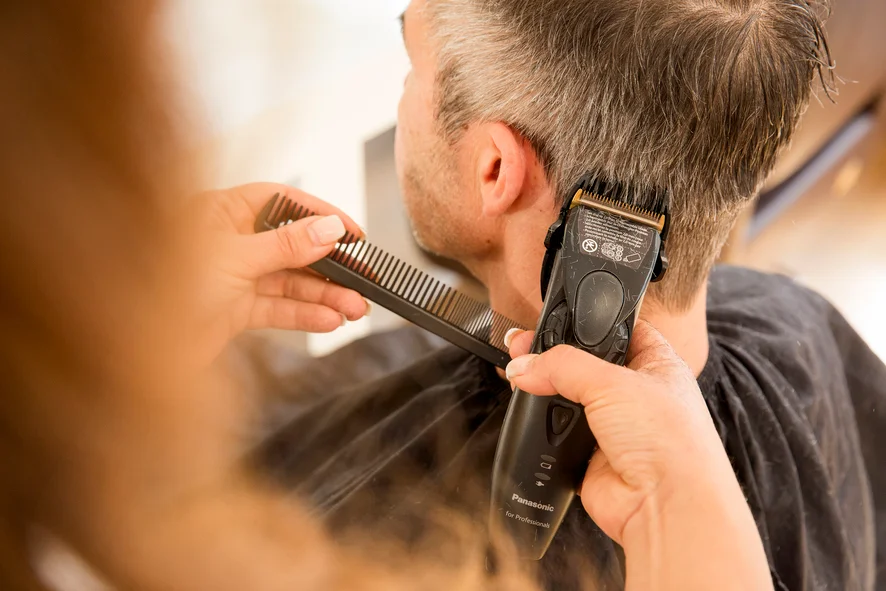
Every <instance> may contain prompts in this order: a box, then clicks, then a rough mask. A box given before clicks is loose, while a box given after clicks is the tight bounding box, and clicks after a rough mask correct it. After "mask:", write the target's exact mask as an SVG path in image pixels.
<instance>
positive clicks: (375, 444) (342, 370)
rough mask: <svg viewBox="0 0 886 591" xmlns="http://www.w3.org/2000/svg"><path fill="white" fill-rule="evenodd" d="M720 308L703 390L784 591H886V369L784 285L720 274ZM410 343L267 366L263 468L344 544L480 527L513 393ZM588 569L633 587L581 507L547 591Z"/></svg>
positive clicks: (545, 572) (571, 517)
mask: <svg viewBox="0 0 886 591" xmlns="http://www.w3.org/2000/svg"><path fill="white" fill-rule="evenodd" d="M709 294H710V295H709V306H708V328H709V332H710V344H711V347H710V358H709V360H708V362H707V365H706V366H705V368H704V371H703V373H702V375H701V376H700V377H699V385H700V387H701V391H702V392H703V394H704V396H705V399H706V401H707V403H708V407H709V409H710V412H711V414H712V415H713V417H714V421H715V424H716V426H717V429H718V431H719V433H720V437H721V439H722V441H723V443H724V445H725V447H726V450H727V452H728V455H729V458H730V459H731V461H732V464H733V467H734V469H735V472H736V474H737V475H738V479H739V481H740V483H741V485H742V487H743V489H744V491H745V494H746V496H747V498H748V502H749V504H750V507H751V509H752V511H753V514H754V517H755V518H756V521H757V524H758V527H759V530H760V533H761V535H762V538H763V542H764V545H765V548H766V553H767V555H768V557H769V562H770V567H771V570H772V572H773V578H774V581H775V583H776V588H777V589H790V590H800V589H815V590H819V589H832V590H835V591H836V590H840V591H842V590H852V589H880V590H886V368H884V365H883V363H882V362H881V361H880V360H879V359H878V358H877V357H876V356H875V355H874V354H873V353H872V352H871V351H870V349H869V348H868V347H867V346H866V345H865V343H864V342H863V341H862V340H861V339H860V338H859V336H858V335H857V334H856V333H855V331H854V330H853V329H852V328H851V327H850V326H849V325H848V324H847V323H846V321H845V320H844V319H843V317H842V316H841V315H840V314H839V313H838V312H837V311H836V310H835V309H834V308H833V307H832V306H831V305H830V304H828V303H827V302H826V301H825V300H824V299H822V298H821V297H819V296H818V295H816V294H814V293H812V292H810V291H809V290H806V289H804V288H802V287H800V286H798V285H797V284H795V283H794V282H793V281H791V280H790V279H788V278H785V277H781V276H771V275H762V274H759V273H755V272H752V271H748V270H742V269H737V268H729V267H726V268H718V269H717V270H715V272H714V273H713V275H712V278H711V281H710V291H709ZM884 329H886V327H884ZM415 330H416V329H409V330H407V331H399V332H396V333H392V334H387V335H381V336H377V337H370V338H368V339H365V340H364V341H361V342H358V343H356V344H353V345H351V346H349V347H347V348H346V349H344V350H343V351H341V352H339V353H337V354H334V355H333V356H331V357H329V358H326V359H323V360H318V361H315V362H308V363H302V364H301V365H300V366H299V367H298V368H297V369H294V370H292V371H289V372H281V371H280V370H279V369H276V370H275V369H274V368H266V369H267V370H268V371H266V372H265V375H266V377H267V378H268V379H270V381H264V382H262V383H263V384H264V385H263V387H265V388H270V389H272V390H275V391H276V392H275V393H276V394H278V395H282V396H283V400H284V401H283V402H281V403H279V404H278V405H277V406H276V407H275V410H274V413H273V415H274V417H275V418H276V420H275V422H274V424H273V427H272V429H271V430H272V433H271V434H270V435H269V436H268V437H267V438H266V439H265V440H264V441H263V442H262V443H261V446H260V453H259V458H260V461H261V462H262V465H263V467H264V469H265V470H267V471H268V473H270V474H271V475H272V476H273V477H274V478H275V479H277V480H278V481H279V482H282V483H284V484H285V485H286V486H288V487H290V488H291V489H292V490H294V491H296V492H297V493H299V494H301V495H302V496H303V498H306V499H307V500H308V501H311V502H313V503H314V504H315V506H316V510H317V514H318V515H320V516H321V517H322V518H324V519H325V520H326V522H327V523H328V524H329V526H330V527H331V528H332V529H333V530H351V529H354V528H361V527H362V528H368V530H369V531H373V532H381V531H384V535H394V536H401V537H404V538H406V539H408V538H409V536H411V535H416V531H417V530H416V527H415V526H414V524H412V523H410V521H414V520H415V519H416V516H418V515H428V514H429V513H428V511H427V510H428V509H429V508H430V507H432V506H433V505H435V504H437V503H445V504H446V506H447V507H449V508H453V507H455V508H457V509H458V510H460V511H461V510H464V511H465V512H466V514H468V515H470V516H471V517H472V518H473V519H474V520H475V521H476V522H477V523H483V522H485V519H486V516H487V513H488V488H489V478H490V474H491V469H492V461H493V454H494V452H495V446H496V442H497V439H498V434H499V430H500V428H501V424H502V421H503V418H504V413H505V410H506V406H507V403H508V399H509V396H510V392H509V390H508V388H507V386H506V384H504V383H503V382H502V381H501V380H500V379H499V378H498V377H497V375H496V374H495V372H494V369H493V368H492V367H491V366H490V365H488V364H486V363H484V362H481V361H480V360H478V359H477V358H474V357H471V356H470V355H468V354H465V353H463V352H461V351H460V350H458V349H455V348H452V347H449V346H442V347H441V346H440V345H439V344H437V343H436V342H434V341H433V340H423V339H422V338H421V337H417V336H416V333H415ZM421 354H424V357H422V358H421V359H418V360H417V361H412V360H414V359H415V356H416V355H421ZM367 356H368V357H369V358H375V359H376V361H378V363H377V364H376V365H374V366H373V367H365V368H364V371H363V374H365V379H361V377H360V372H355V371H353V370H352V369H351V368H353V367H354V365H355V363H359V361H357V360H359V359H364V358H366V357H367ZM369 365H372V364H369ZM379 367H382V369H379ZM373 368H374V369H373ZM386 371H387V372H388V373H387V375H381V374H383V373H385V372H386ZM274 417H272V418H274ZM673 428H674V429H680V425H674V426H673ZM588 560H590V561H591V563H592V564H591V566H592V567H593V568H594V571H595V574H594V575H593V578H594V579H595V581H594V584H595V585H597V588H600V589H621V588H623V585H624V580H623V572H622V567H621V564H622V563H621V560H620V555H619V550H618V549H617V548H616V547H615V545H614V544H613V543H612V542H611V541H610V540H608V538H606V536H605V535H603V534H602V533H601V532H600V531H599V530H598V529H597V528H596V526H595V525H594V523H593V522H592V521H591V519H590V518H589V517H588V516H587V515H586V514H585V512H584V511H583V510H582V508H581V505H580V503H578V502H576V503H574V504H573V506H572V509H571V511H570V513H569V514H568V516H567V518H566V520H565V522H564V524H563V526H562V528H561V529H560V531H559V532H558V534H557V536H556V538H555V540H554V542H553V545H552V547H551V549H550V550H549V551H548V553H547V555H546V556H545V558H544V559H543V560H542V562H541V564H540V565H539V571H540V572H539V576H540V578H541V580H542V582H543V585H544V586H545V587H546V588H548V589H574V588H580V587H583V585H581V584H580V583H579V582H578V580H577V579H579V578H580V576H588V575H587V574H586V571H583V570H582V568H583V567H584V566H586V563H587V561H588ZM579 573H584V574H582V575H580V574H579Z"/></svg>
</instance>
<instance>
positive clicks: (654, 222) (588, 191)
mask: <svg viewBox="0 0 886 591" xmlns="http://www.w3.org/2000/svg"><path fill="white" fill-rule="evenodd" d="M634 203H651V204H652V205H651V206H650V207H651V208H650V209H647V208H643V207H640V206H638V205H634ZM577 205H585V206H587V207H593V208H594V209H599V210H601V211H605V212H607V213H611V214H613V215H618V216H621V217H624V218H627V219H629V220H632V221H634V222H637V223H638V224H643V225H644V226H649V227H651V228H655V229H656V230H657V231H658V232H659V233H662V232H664V231H665V228H666V227H667V215H668V212H667V192H665V191H661V190H658V189H650V190H645V191H644V190H640V189H636V188H633V189H626V188H625V187H624V186H623V185H622V184H621V183H611V182H606V181H602V180H599V179H594V180H584V181H583V182H582V183H581V186H580V187H579V188H578V190H577V191H576V193H575V195H574V196H573V198H572V207H575V206H577Z"/></svg>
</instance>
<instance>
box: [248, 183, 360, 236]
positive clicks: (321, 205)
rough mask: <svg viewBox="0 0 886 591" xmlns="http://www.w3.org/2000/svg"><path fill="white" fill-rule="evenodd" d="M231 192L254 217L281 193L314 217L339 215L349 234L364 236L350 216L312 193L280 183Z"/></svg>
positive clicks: (255, 185) (250, 185) (251, 184)
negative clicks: (308, 210) (309, 211)
mask: <svg viewBox="0 0 886 591" xmlns="http://www.w3.org/2000/svg"><path fill="white" fill-rule="evenodd" d="M231 191H232V192H233V193H234V195H236V196H237V197H239V198H240V200H241V201H243V203H244V204H245V205H246V206H247V207H248V208H249V210H250V211H251V212H252V215H253V216H258V214H259V213H261V211H262V209H264V207H265V206H266V205H267V204H268V201H270V200H271V198H272V197H273V196H274V195H275V194H277V193H279V194H280V195H281V196H284V197H288V198H289V199H291V200H292V201H295V202H297V203H298V204H299V205H303V206H305V207H306V208H308V209H310V210H311V211H312V212H313V213H314V215H317V216H329V215H337V216H338V217H339V219H341V221H342V222H343V223H344V225H345V229H346V230H347V231H348V233H350V234H352V235H354V236H363V229H362V228H360V226H359V225H357V222H355V221H354V220H353V219H351V217H350V216H349V215H347V214H346V213H345V212H343V211H342V210H340V209H339V208H337V207H335V206H334V205H331V204H329V203H327V202H325V201H323V200H322V199H320V198H319V197H314V196H313V195H311V194H310V193H305V192H304V191H301V190H299V189H296V188H294V187H290V186H289V185H283V184H279V183H250V184H248V185H241V186H239V187H235V188H233V189H231Z"/></svg>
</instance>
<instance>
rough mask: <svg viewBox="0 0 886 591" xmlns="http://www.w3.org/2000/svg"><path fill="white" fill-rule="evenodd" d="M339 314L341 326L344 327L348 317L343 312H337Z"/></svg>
mask: <svg viewBox="0 0 886 591" xmlns="http://www.w3.org/2000/svg"><path fill="white" fill-rule="evenodd" d="M339 316H341V325H342V328H344V327H345V326H347V324H348V317H347V316H345V315H344V314H339Z"/></svg>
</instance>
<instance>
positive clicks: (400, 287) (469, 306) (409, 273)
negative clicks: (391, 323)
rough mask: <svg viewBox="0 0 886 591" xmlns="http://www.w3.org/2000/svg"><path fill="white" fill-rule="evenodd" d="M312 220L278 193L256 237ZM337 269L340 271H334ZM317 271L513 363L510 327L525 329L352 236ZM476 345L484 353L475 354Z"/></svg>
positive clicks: (495, 359)
mask: <svg viewBox="0 0 886 591" xmlns="http://www.w3.org/2000/svg"><path fill="white" fill-rule="evenodd" d="M313 215H314V212H312V211H311V210H310V209H308V208H306V207H304V206H301V205H298V204H297V203H295V202H294V201H292V200H291V199H289V198H288V197H287V196H285V195H281V194H279V193H277V194H276V195H274V196H273V198H272V199H271V200H270V202H268V204H267V205H266V206H265V208H264V209H263V210H262V212H261V213H260V214H259V217H258V220H257V221H256V224H255V230H256V232H263V231H268V230H275V229H277V228H280V227H282V226H284V225H286V224H291V223H293V222H297V221H299V220H302V219H305V218H307V217H311V216H313ZM333 266H334V267H336V268H337V269H333V268H332V267H333ZM312 267H314V265H312ZM315 270H317V271H319V272H320V273H322V274H324V275H326V276H327V277H330V278H331V279H333V280H335V281H338V282H339V283H342V284H343V285H344V286H345V287H350V288H352V289H356V290H357V291H361V287H365V283H369V284H372V285H373V286H375V287H376V288H380V289H381V290H383V291H384V292H387V294H389V295H393V296H396V297H397V298H399V299H400V300H402V301H403V302H407V303H408V304H410V305H411V306H412V307H413V308H410V310H409V315H405V314H402V313H401V312H400V310H398V309H396V308H398V307H399V306H397V305H396V304H397V303H396V302H394V306H388V307H390V308H391V309H392V311H394V312H396V313H398V314H401V315H404V317H406V318H407V319H409V320H412V321H413V322H415V323H416V324H419V325H420V326H425V328H428V326H426V325H425V324H427V322H425V323H424V324H423V323H422V322H421V321H420V319H417V318H416V317H415V314H414V313H413V311H414V309H415V308H418V309H419V310H421V311H422V312H423V313H426V314H427V315H428V316H433V317H434V319H435V321H442V322H444V323H446V324H448V325H449V326H450V327H452V328H454V329H456V330H457V331H460V332H461V333H463V335H466V336H468V337H470V338H471V339H474V340H477V341H480V342H479V343H478V344H476V345H474V344H472V343H468V345H467V346H466V345H465V339H464V338H463V337H458V335H456V338H452V336H451V332H450V331H439V332H438V331H437V330H433V329H431V328H429V330H432V332H436V333H437V334H439V335H440V336H444V337H446V338H449V339H450V340H452V342H455V343H456V344H460V345H462V346H464V347H465V348H466V349H468V350H470V351H471V352H474V353H476V354H478V355H481V356H482V357H484V358H485V359H487V360H489V361H491V362H492V363H495V364H496V365H499V366H500V367H504V366H506V365H507V361H508V360H509V359H510V358H509V356H508V354H507V347H506V346H505V341H504V339H505V335H506V334H507V333H508V331H509V330H510V329H512V328H520V329H524V327H522V326H520V325H519V324H517V323H516V322H514V321H513V320H510V319H508V318H507V317H505V316H503V315H501V314H499V313H497V312H495V311H493V310H492V309H491V308H489V307H488V306H486V305H484V304H481V303H480V302H478V301H476V300H474V299H473V298H470V297H468V296H466V295H464V294H462V293H459V292H458V291H456V290H455V289H453V288H451V287H449V286H447V285H446V284H444V283H443V282H441V281H439V280H437V279H435V278H433V277H432V276H430V275H428V274H427V273H425V272H424V271H421V270H419V269H417V268H415V267H413V266H411V265H409V264H407V263H405V262H404V261H402V260H400V259H399V258H397V257H395V256H393V255H391V254H388V253H387V252H385V251H384V250H383V249H381V248H379V247H377V246H374V245H372V244H370V243H369V242H367V241H366V240H364V239H363V238H361V237H358V236H355V235H353V234H350V233H348V234H346V235H345V236H344V237H343V238H342V239H341V241H340V242H339V243H338V244H337V245H336V247H335V250H333V251H332V253H331V254H330V255H329V256H328V257H326V258H325V259H323V260H322V261H318V263H317V264H316V269H315ZM342 271H345V273H342ZM354 276H357V277H359V280H356V281H355V280H354ZM358 281H359V283H358ZM361 293H362V291H361ZM375 293H378V292H377V291H375ZM364 295H366V294H365V293H364ZM388 299H389V298H388ZM425 320H427V319H425ZM431 324H434V322H431ZM524 330H525V329H524ZM441 332H446V333H447V334H441ZM482 345H486V346H487V347H488V346H491V347H492V348H493V349H495V350H497V351H494V352H490V351H486V350H483V346H482ZM472 346H473V348H472ZM477 346H479V349H480V350H477Z"/></svg>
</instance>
